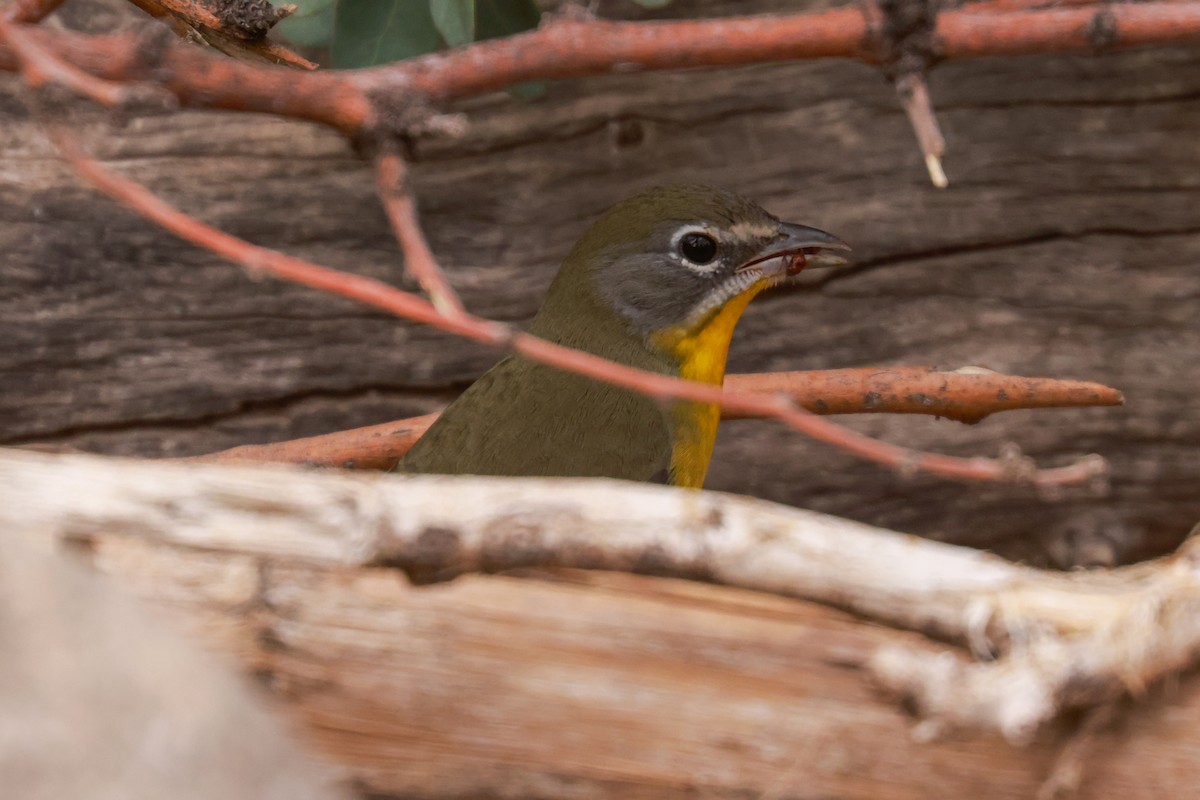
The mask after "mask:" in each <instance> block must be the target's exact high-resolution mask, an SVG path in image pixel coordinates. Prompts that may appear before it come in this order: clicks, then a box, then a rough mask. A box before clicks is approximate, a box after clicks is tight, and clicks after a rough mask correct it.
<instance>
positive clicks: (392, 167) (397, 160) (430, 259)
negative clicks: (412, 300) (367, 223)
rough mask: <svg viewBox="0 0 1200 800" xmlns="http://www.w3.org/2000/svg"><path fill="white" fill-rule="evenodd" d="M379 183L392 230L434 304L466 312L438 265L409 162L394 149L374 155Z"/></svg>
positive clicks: (449, 313)
mask: <svg viewBox="0 0 1200 800" xmlns="http://www.w3.org/2000/svg"><path fill="white" fill-rule="evenodd" d="M375 177H376V187H377V190H378V192H379V199H380V200H381V201H382V202H383V207H384V209H385V210H386V211H387V216H388V221H389V222H390V223H391V225H392V232H393V233H395V234H396V240H397V241H399V242H400V249H401V250H403V251H404V267H405V269H407V270H408V272H409V274H410V275H412V276H413V277H414V278H416V280H417V282H418V283H419V284H421V288H423V289H424V290H425V293H426V294H427V295H429V299H430V301H431V302H432V303H433V306H434V308H436V309H437V310H438V311H439V312H441V313H442V314H443V315H445V316H462V315H464V314H466V309H465V308H464V307H463V304H462V300H460V299H459V297H458V294H457V293H455V291H454V289H453V288H451V286H450V282H449V281H447V280H446V275H445V273H444V272H442V268H441V267H439V266H438V263H437V259H436V258H435V257H434V255H433V251H432V250H430V249H429V243H428V242H427V241H426V240H425V234H424V232H423V231H422V230H421V223H420V221H419V220H418V219H417V208H416V203H415V202H414V200H413V196H412V192H411V191H410V190H409V185H408V166H407V165H406V164H405V163H404V159H402V158H401V157H400V156H399V155H397V154H395V153H382V154H380V155H379V156H378V157H377V158H376V159H375Z"/></svg>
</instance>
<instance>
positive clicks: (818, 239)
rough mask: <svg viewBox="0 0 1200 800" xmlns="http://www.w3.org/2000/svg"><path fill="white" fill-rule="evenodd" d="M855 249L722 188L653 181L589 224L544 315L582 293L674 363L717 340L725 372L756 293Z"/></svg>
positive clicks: (574, 302)
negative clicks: (699, 340) (733, 339)
mask: <svg viewBox="0 0 1200 800" xmlns="http://www.w3.org/2000/svg"><path fill="white" fill-rule="evenodd" d="M849 249H850V248H849V247H848V246H847V245H846V244H845V243H844V242H842V241H841V240H840V239H838V238H836V237H834V236H832V235H830V234H828V233H825V232H824V231H820V230H817V229H816V228H809V227H806V226H803V225H795V224H792V223H787V222H781V221H780V220H778V219H777V218H775V217H774V216H772V215H771V214H769V213H767V212H766V211H765V210H764V209H763V208H762V207H761V206H759V205H758V204H756V203H754V202H752V201H750V200H747V199H745V198H743V197H739V196H738V195H736V194H733V193H732V192H728V191H725V190H723V189H717V188H713V187H710V186H691V185H688V186H664V187H656V188H654V189H650V190H648V191H645V192H642V193H641V194H637V195H634V196H633V197H630V198H629V199H627V200H624V201H622V202H620V203H618V204H617V205H615V206H613V207H612V208H610V209H609V210H608V211H607V212H605V214H604V215H603V216H601V217H600V219H599V220H597V221H596V222H595V224H593V225H592V227H591V228H590V229H589V230H588V231H587V232H586V233H585V234H584V235H583V237H582V238H581V239H580V240H579V242H578V243H577V244H576V245H575V248H574V249H573V250H572V251H571V254H570V256H568V258H567V261H566V263H565V264H564V265H563V268H562V270H561V271H560V272H559V275H558V277H557V278H556V279H555V281H554V284H553V285H552V286H551V288H550V292H549V294H548V296H547V302H546V304H545V305H544V306H543V310H542V313H541V314H540V315H539V316H545V315H547V314H550V315H553V316H554V317H556V318H557V317H560V316H562V315H563V314H564V313H567V311H568V309H570V308H572V307H574V308H577V309H578V308H581V307H583V306H584V303H583V302H581V300H583V299H584V297H586V298H587V299H588V300H589V301H591V303H592V304H593V305H594V304H595V301H599V303H600V304H601V305H602V307H604V308H605V309H606V310H608V311H611V312H612V313H613V314H614V315H615V316H616V317H618V318H619V319H620V320H621V321H623V322H624V323H625V325H626V326H627V327H628V330H629V332H630V333H631V334H633V335H634V336H637V337H640V338H641V339H642V340H643V341H644V343H645V344H647V345H648V346H650V347H652V348H655V349H658V350H662V351H665V352H667V353H668V354H669V355H673V356H675V357H676V359H677V360H680V359H683V358H685V357H686V356H687V354H686V353H683V352H680V348H681V347H686V346H688V343H689V342H690V343H692V345H691V346H693V347H694V346H695V340H696V337H703V338H704V339H705V341H706V344H705V347H708V348H711V347H713V346H719V347H720V349H721V353H720V356H721V358H720V364H721V370H722V371H723V369H724V352H725V350H726V349H727V348H728V343H729V338H730V336H731V335H732V333H733V325H734V323H736V321H737V318H738V317H739V316H740V314H741V311H742V309H744V308H745V306H746V304H747V303H748V302H749V301H750V299H751V298H752V297H754V295H756V294H758V293H759V292H760V291H762V290H763V289H765V288H767V287H768V286H774V285H777V284H780V283H784V282H786V281H787V280H788V279H790V278H792V277H794V276H796V275H798V274H799V273H800V271H801V270H802V269H803V268H804V267H805V266H806V265H810V264H811V265H818V264H819V265H830V264H841V263H845V259H844V258H842V257H841V256H840V255H839V253H840V252H844V251H847V250H849ZM581 294H582V295H583V296H584V297H581V296H580V295H581ZM539 321H541V322H543V323H544V320H539ZM558 321H559V322H562V320H558ZM581 322H583V320H581ZM585 324H586V323H585ZM713 326H717V327H716V329H714V327H713ZM536 327H544V324H543V325H542V326H539V325H538V324H537V323H535V328H536ZM706 332H707V335H706ZM722 340H723V342H722Z"/></svg>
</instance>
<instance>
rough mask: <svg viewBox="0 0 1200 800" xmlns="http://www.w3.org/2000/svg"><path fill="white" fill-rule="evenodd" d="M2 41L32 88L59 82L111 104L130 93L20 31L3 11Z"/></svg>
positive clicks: (126, 88) (115, 104) (82, 93)
mask: <svg viewBox="0 0 1200 800" xmlns="http://www.w3.org/2000/svg"><path fill="white" fill-rule="evenodd" d="M0 43H3V44H5V45H7V46H8V47H9V48H11V49H12V51H13V52H14V53H15V54H16V55H17V58H18V59H20V61H21V63H22V69H21V74H22V76H23V77H24V79H25V83H26V84H27V85H28V86H29V87H30V88H31V89H40V88H43V87H45V86H47V85H48V84H58V85H60V86H65V87H66V88H68V89H71V90H73V91H75V92H77V93H79V94H81V95H83V96H84V97H88V98H90V99H91V100H93V101H94V102H96V103H99V104H101V105H104V106H109V107H115V106H119V105H121V104H123V103H125V102H127V101H128V99H129V97H130V89H129V87H128V86H127V85H126V84H124V83H120V82H115V81H109V80H105V79H103V78H97V77H95V76H94V75H90V74H88V73H87V72H84V71H83V70H81V69H79V68H78V67H75V66H73V65H72V64H69V63H67V62H66V61H63V60H62V59H61V58H58V57H57V56H56V55H54V54H53V53H51V52H50V51H48V50H47V49H46V48H45V47H43V46H42V45H41V44H40V43H38V42H37V41H35V40H34V39H31V38H29V37H27V36H19V35H17V34H16V33H15V32H14V28H13V25H12V24H11V23H10V22H9V20H8V19H7V18H6V15H0Z"/></svg>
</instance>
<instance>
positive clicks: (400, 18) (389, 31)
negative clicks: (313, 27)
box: [333, 0, 442, 68]
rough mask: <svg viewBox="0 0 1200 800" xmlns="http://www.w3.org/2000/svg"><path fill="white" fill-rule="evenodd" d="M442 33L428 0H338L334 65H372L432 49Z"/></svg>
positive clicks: (398, 59) (439, 42)
mask: <svg viewBox="0 0 1200 800" xmlns="http://www.w3.org/2000/svg"><path fill="white" fill-rule="evenodd" d="M441 46H442V37H441V34H439V33H438V29H437V26H436V25H434V23H433V16H432V15H431V14H430V12H429V2H428V0H338V4H337V14H336V17H335V22H334V27H333V65H334V66H335V67H338V68H354V67H372V66H375V65H376V64H387V63H389V62H391V61H400V60H402V59H405V58H412V57H413V56H419V55H421V54H423V53H431V52H433V51H434V50H437V49H439V48H440V47H441Z"/></svg>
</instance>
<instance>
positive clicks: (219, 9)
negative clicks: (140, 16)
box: [130, 0, 317, 70]
mask: <svg viewBox="0 0 1200 800" xmlns="http://www.w3.org/2000/svg"><path fill="white" fill-rule="evenodd" d="M130 2H132V3H133V4H134V5H135V6H137V7H138V8H140V9H142V10H143V11H145V12H146V13H147V14H149V15H150V16H152V17H155V18H157V19H161V20H163V21H164V22H166V23H167V24H169V25H170V26H171V28H172V30H174V31H175V33H176V34H178V35H179V36H183V37H191V38H195V39H199V40H200V41H202V42H204V43H205V44H207V45H209V46H210V47H213V48H215V49H216V50H219V51H221V52H222V53H224V54H225V55H229V56H234V57H237V58H247V57H249V58H256V59H262V60H265V61H269V62H271V63H273V64H282V65H284V66H288V67H295V68H297V69H305V70H310V69H316V68H317V65H316V64H314V63H313V62H311V61H309V60H308V59H307V58H303V57H302V56H300V55H298V54H296V53H293V52H292V51H291V50H289V49H288V48H286V47H284V46H283V45H281V44H279V43H277V42H272V41H271V40H270V39H268V38H267V31H269V30H270V29H271V28H272V27H274V26H275V24H276V23H277V22H279V21H280V20H282V19H284V18H286V17H288V16H290V15H291V14H292V13H293V12H294V11H295V10H296V7H295V6H278V7H272V6H271V5H270V4H268V3H265V2H264V3H261V4H257V5H255V4H249V3H243V4H240V5H236V6H235V5H234V4H231V3H228V2H225V3H214V2H211V1H209V2H205V0H130Z"/></svg>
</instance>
